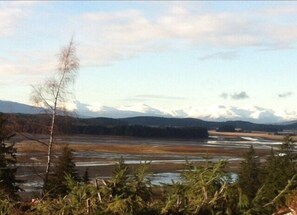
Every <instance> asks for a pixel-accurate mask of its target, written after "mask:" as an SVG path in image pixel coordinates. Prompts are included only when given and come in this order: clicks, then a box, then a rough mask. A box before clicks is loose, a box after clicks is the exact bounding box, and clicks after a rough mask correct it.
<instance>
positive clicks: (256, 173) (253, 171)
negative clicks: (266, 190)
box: [239, 145, 261, 200]
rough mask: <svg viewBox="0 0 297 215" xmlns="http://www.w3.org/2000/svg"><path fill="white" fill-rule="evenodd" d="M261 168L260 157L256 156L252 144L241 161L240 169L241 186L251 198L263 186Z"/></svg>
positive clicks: (250, 198)
mask: <svg viewBox="0 0 297 215" xmlns="http://www.w3.org/2000/svg"><path fill="white" fill-rule="evenodd" d="M260 168H261V163H260V160H259V157H257V156H256V152H255V150H254V148H253V146H252V145H251V146H250V148H249V150H248V151H247V153H246V154H245V155H244V160H243V161H242V162H241V164H240V170H239V186H240V188H241V189H242V191H243V193H244V194H245V195H247V197H248V198H249V200H252V199H253V198H254V197H255V195H256V193H257V190H258V189H259V188H260V187H261V175H260V172H261V169H260Z"/></svg>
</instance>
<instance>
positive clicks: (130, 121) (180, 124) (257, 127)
mask: <svg viewBox="0 0 297 215" xmlns="http://www.w3.org/2000/svg"><path fill="white" fill-rule="evenodd" d="M7 116H9V118H10V121H11V125H12V126H14V127H15V129H16V130H18V131H20V132H28V133H46V132H48V126H47V125H48V124H49V123H50V118H49V117H48V116H47V115H45V114H32V115H30V114H9V115H7ZM58 118H59V119H58V121H57V127H56V129H57V131H58V132H60V133H64V134H71V133H72V134H73V133H75V134H97V135H124V136H141V137H149V136H152V137H158V136H159V137H169V136H171V135H173V136H172V137H174V138H175V137H182V136H185V137H187V138H190V136H191V135H189V133H188V132H190V131H192V132H193V131H194V130H195V129H196V130H195V132H194V133H195V134H193V138H194V137H195V138H196V137H197V136H196V132H198V130H201V133H200V135H202V133H203V135H202V137H203V138H204V137H205V132H204V130H207V129H208V130H209V129H220V128H225V127H234V128H239V129H241V130H243V131H266V132H279V131H284V130H288V129H290V130H296V129H297V123H292V124H286V125H275V124H256V123H251V122H246V121H226V122H214V121H203V120H200V119H194V118H163V117H131V118H121V119H113V118H104V117H99V118H87V119H85V118H76V117H70V116H67V117H66V116H58ZM144 130H145V131H144ZM173 133H174V134H173ZM198 133H199V132H198Z"/></svg>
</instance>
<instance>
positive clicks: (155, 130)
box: [70, 125, 208, 139]
mask: <svg viewBox="0 0 297 215" xmlns="http://www.w3.org/2000/svg"><path fill="white" fill-rule="evenodd" d="M70 133H71V134H91V135H114V136H133V137H149V138H189V139H190V138H208V131H207V129H206V128H201V127H182V128H174V127H148V126H140V125H133V126H128V125H122V126H110V127H107V126H96V125H72V126H71V128H70Z"/></svg>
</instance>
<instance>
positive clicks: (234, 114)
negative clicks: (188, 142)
mask: <svg viewBox="0 0 297 215" xmlns="http://www.w3.org/2000/svg"><path fill="white" fill-rule="evenodd" d="M70 110H71V111H75V112H76V113H77V114H78V115H79V116H81V117H90V118H91V117H110V118H125V117H134V116H159V117H176V118H197V119H202V120H208V121H227V120H243V121H250V122H255V123H280V122H285V121H292V120H295V119H297V113H296V112H293V113H292V112H285V111H283V112H277V111H275V110H272V109H268V108H262V107H257V106H250V107H245V108H239V107H232V106H222V105H220V106H212V107H207V108H205V107H182V108H173V109H162V108H157V107H151V106H149V105H146V104H135V105H132V106H120V107H108V106H103V105H89V104H83V103H81V102H79V101H76V102H74V103H72V104H71V108H70ZM0 112H4V113H26V114H38V113H41V112H42V111H41V109H38V108H35V107H32V106H29V105H25V104H20V103H17V102H10V101H1V100H0Z"/></svg>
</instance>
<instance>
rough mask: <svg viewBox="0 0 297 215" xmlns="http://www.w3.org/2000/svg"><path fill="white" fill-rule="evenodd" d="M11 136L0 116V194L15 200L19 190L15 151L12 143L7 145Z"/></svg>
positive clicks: (4, 120)
mask: <svg viewBox="0 0 297 215" xmlns="http://www.w3.org/2000/svg"><path fill="white" fill-rule="evenodd" d="M13 136H14V134H11V132H10V131H9V130H8V129H7V127H6V119H4V118H3V116H1V115H0V192H2V193H4V194H6V195H8V196H9V197H10V198H16V197H17V195H16V192H17V191H19V190H20V187H19V186H18V185H17V182H18V181H17V180H16V177H15V174H16V170H17V168H16V163H17V160H16V155H15V153H16V149H15V148H14V144H13V143H8V140H9V139H10V138H11V137H13Z"/></svg>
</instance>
